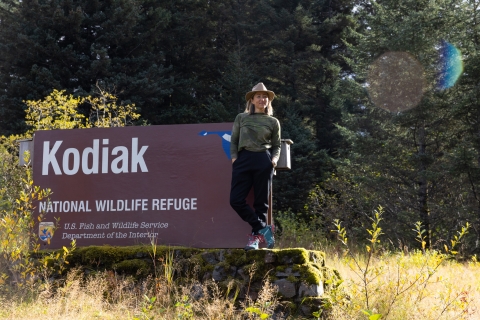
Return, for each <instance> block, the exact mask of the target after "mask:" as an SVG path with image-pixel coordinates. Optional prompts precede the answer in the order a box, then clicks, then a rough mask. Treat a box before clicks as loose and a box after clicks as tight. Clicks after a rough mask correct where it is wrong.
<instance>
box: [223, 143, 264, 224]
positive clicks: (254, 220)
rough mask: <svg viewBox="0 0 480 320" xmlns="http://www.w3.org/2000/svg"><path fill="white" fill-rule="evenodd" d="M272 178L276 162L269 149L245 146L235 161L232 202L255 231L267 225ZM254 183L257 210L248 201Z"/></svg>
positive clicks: (234, 207)
mask: <svg viewBox="0 0 480 320" xmlns="http://www.w3.org/2000/svg"><path fill="white" fill-rule="evenodd" d="M272 178H273V165H272V158H271V155H270V152H269V151H265V152H252V151H248V150H242V151H240V152H239V153H238V158H237V160H235V162H234V163H233V170H232V188H231V190H230V205H231V206H232V208H233V209H234V210H235V211H236V212H237V213H238V215H239V216H240V218H242V219H243V220H244V221H246V222H248V223H249V224H250V225H251V226H252V232H257V231H258V230H260V229H263V228H265V227H266V226H267V212H268V198H269V194H270V185H271V182H272ZM252 187H253V192H254V196H255V201H254V203H253V208H254V209H255V211H254V210H253V209H252V208H251V207H250V206H249V205H248V204H247V201H246V198H247V196H248V193H249V192H250V190H251V189H252Z"/></svg>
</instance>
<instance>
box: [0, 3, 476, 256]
mask: <svg viewBox="0 0 480 320" xmlns="http://www.w3.org/2000/svg"><path fill="white" fill-rule="evenodd" d="M479 6H480V1H477V0H469V1H465V0H449V1H447V0H436V1H435V0H401V1H398V0H384V1H357V0H336V1H332V0H260V1H251V0H235V1H234V0H232V1H209V0H177V1H172V0H136V1H133V0H108V1H98V0H49V1H46V0H36V1H31V0H23V1H14V0H1V2H0V134H2V135H5V136H9V135H14V134H20V135H22V134H24V133H26V132H28V130H30V129H31V128H30V127H29V126H28V125H27V123H26V122H25V110H26V109H27V105H26V103H25V101H27V100H30V101H31V100H41V99H44V98H46V97H48V96H49V95H50V94H51V93H52V92H53V90H54V89H55V90H59V91H61V90H65V91H64V92H65V94H67V95H70V94H71V95H73V96H74V97H77V98H82V97H86V96H98V94H99V91H102V92H108V93H111V94H113V95H115V96H116V97H118V99H119V103H120V104H123V105H133V104H134V105H135V106H136V108H137V109H136V111H137V112H138V113H139V114H140V116H141V117H140V119H138V120H136V121H137V123H136V124H145V123H147V124H151V125H162V124H181V123H208V122H232V121H233V119H234V118H235V115H236V114H237V113H239V112H242V111H243V109H244V95H245V93H246V92H247V91H249V90H250V88H251V87H253V86H254V85H255V84H256V83H258V82H264V83H265V85H266V86H267V88H269V89H270V90H273V91H275V93H276V94H277V98H276V99H275V101H274V103H273V106H274V116H276V117H277V118H278V119H279V120H280V122H281V124H282V138H288V139H292V140H293V141H294V144H293V145H292V149H291V153H292V170H291V171H288V172H281V173H279V174H278V175H277V176H276V177H275V182H274V191H273V192H274V210H275V212H276V213H277V214H279V215H280V216H282V217H284V218H283V220H282V221H292V220H291V219H294V220H301V221H304V222H307V224H308V225H309V226H310V227H312V228H315V229H316V230H317V235H318V237H319V238H325V237H326V238H331V237H334V236H335V234H333V233H332V232H330V230H331V229H333V221H334V219H340V220H341V221H342V222H343V226H344V227H345V228H346V229H347V230H348V232H349V236H350V238H352V239H353V240H354V241H355V240H359V239H363V238H364V236H363V235H360V233H361V232H362V230H365V228H366V227H367V226H369V225H370V223H371V221H370V218H371V217H372V215H373V212H374V210H375V209H376V208H378V207H379V206H381V207H383V210H384V214H383V219H384V225H383V231H384V233H385V235H386V237H387V238H388V239H389V240H390V242H391V243H392V244H394V245H395V246H397V245H398V246H400V247H402V248H405V247H421V243H418V241H416V239H415V236H416V234H415V232H412V229H414V227H415V223H416V222H417V221H419V222H421V225H422V229H424V230H425V231H426V232H425V236H426V238H425V240H426V244H427V246H428V247H431V248H433V247H438V246H443V244H444V242H445V241H446V239H452V238H453V237H454V234H455V232H456V231H457V230H459V229H461V227H462V226H464V225H465V224H466V222H469V224H470V226H471V227H472V228H471V230H470V232H469V233H468V234H467V235H466V237H465V239H464V240H465V244H464V248H463V250H464V251H466V253H468V254H473V253H477V252H478V250H479V249H478V248H479V246H480V194H479V192H480V190H479V187H480V100H479V95H480V91H479V90H478V88H479V84H480V68H479V66H480V63H479V62H480V52H479V50H480V38H479V36H480V26H479V23H480V11H479ZM442 41H448V42H450V43H452V44H454V45H455V46H456V47H457V48H458V49H459V50H460V51H461V53H462V59H463V63H464V71H463V74H462V76H461V78H460V79H459V81H458V82H457V83H456V84H455V86H453V87H451V88H449V89H445V90H439V89H438V78H437V76H436V75H437V74H438V72H439V70H438V63H437V62H438V61H439V59H441V58H442V57H441V55H442V53H441V50H440V49H439V48H440V45H441V43H442ZM386 52H407V53H409V55H410V56H412V57H414V58H415V59H416V61H418V62H419V63H420V64H421V66H423V68H424V70H425V71H424V76H425V83H426V85H425V88H424V89H423V98H422V99H421V101H420V102H419V103H418V105H417V106H416V107H415V108H412V109H410V110H405V111H401V112H389V111H386V110H383V109H380V108H377V107H376V106H375V105H374V104H373V103H372V102H371V100H370V98H369V95H368V91H367V87H368V79H367V74H368V70H369V66H371V64H372V63H373V62H374V61H375V59H376V58H378V57H379V56H380V55H382V54H384V53H386ZM89 108H90V105H89V104H88V103H84V104H82V105H81V112H83V113H84V114H85V115H88V114H89V112H90V110H89ZM285 217H289V218H288V219H287V218H285ZM417 240H418V239H417ZM359 241H360V240H359ZM387 242H388V241H387Z"/></svg>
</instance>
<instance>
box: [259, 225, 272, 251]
mask: <svg viewBox="0 0 480 320" xmlns="http://www.w3.org/2000/svg"><path fill="white" fill-rule="evenodd" d="M274 230H275V227H274V226H266V227H265V228H263V229H260V230H258V232H257V234H258V235H260V236H262V237H263V240H264V241H265V242H266V243H267V248H268V249H273V247H274V246H275V238H274V237H273V231H274Z"/></svg>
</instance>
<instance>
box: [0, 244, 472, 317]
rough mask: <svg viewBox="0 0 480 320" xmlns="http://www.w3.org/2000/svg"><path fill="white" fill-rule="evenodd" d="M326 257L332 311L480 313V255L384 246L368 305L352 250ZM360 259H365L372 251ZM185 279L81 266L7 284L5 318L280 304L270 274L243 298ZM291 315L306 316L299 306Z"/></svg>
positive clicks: (212, 312) (184, 312) (175, 313)
mask: <svg viewBox="0 0 480 320" xmlns="http://www.w3.org/2000/svg"><path fill="white" fill-rule="evenodd" d="M327 257H328V265H329V266H331V267H334V268H336V269H337V270H339V272H340V274H341V275H342V277H343V279H344V282H343V283H342V284H341V286H340V287H339V288H338V289H337V290H334V291H333V292H331V293H330V296H331V301H332V305H331V306H330V307H329V308H328V309H327V310H326V311H324V312H323V318H325V319H338V320H343V319H345V320H353V319H369V316H367V315H366V314H365V312H367V311H370V312H371V314H372V315H375V314H380V315H382V317H381V319H398V320H400V319H402V320H405V319H425V320H430V319H432V320H433V319H449V320H450V319H472V320H473V319H480V263H478V262H476V261H471V262H467V263H460V262H456V261H454V260H452V261H442V262H441V263H440V264H439V262H440V260H439V259H440V257H439V255H438V253H435V252H430V253H429V252H427V253H425V254H424V253H422V252H421V251H417V252H413V253H403V252H397V253H384V254H382V255H380V256H378V257H376V258H375V259H373V260H372V262H371V265H370V268H371V270H373V272H372V274H371V277H370V278H369V282H368V289H369V297H368V299H369V308H368V309H367V307H366V296H365V283H364V281H363V280H364V279H363V277H362V275H361V274H359V273H358V270H357V268H356V265H355V262H354V261H353V260H352V258H350V257H349V256H343V255H341V254H339V253H338V251H332V252H327ZM356 259H358V261H362V259H363V261H365V256H361V255H357V256H356ZM182 280H183V281H182V282H183V284H181V285H179V284H175V283H173V284H172V286H169V284H168V282H167V281H166V279H164V278H163V275H162V276H161V277H160V278H157V279H154V278H150V279H147V280H145V281H143V282H141V283H136V282H134V281H133V280H132V279H129V278H125V277H119V276H117V275H115V274H114V273H112V272H101V273H97V274H94V275H90V276H88V277H87V278H86V279H85V277H84V275H83V274H80V273H79V272H78V270H74V271H71V272H70V273H69V274H68V276H67V277H66V279H65V281H64V282H63V283H62V284H61V285H59V286H58V287H57V288H56V289H55V290H52V289H49V290H47V289H45V287H43V289H39V288H37V289H32V290H30V291H29V292H26V291H25V290H23V291H15V289H14V288H7V287H5V286H3V287H2V288H1V289H2V290H1V293H0V318H1V319H35V318H47V319H116V320H119V319H130V320H134V319H260V315H261V314H263V315H264V317H267V316H270V317H269V318H272V315H273V314H274V310H275V308H276V307H277V306H278V305H279V302H278V301H277V300H276V298H275V288H274V287H273V286H272V285H271V284H269V283H268V282H266V283H265V285H264V288H263V291H262V292H261V293H260V295H259V298H258V300H257V301H252V300H249V301H246V302H245V303H243V304H240V305H238V304H237V305H236V304H235V302H236V292H235V287H234V286H233V285H232V286H231V290H230V291H229V292H225V291H223V290H220V288H219V287H218V285H217V284H216V283H214V282H213V281H212V282H207V283H204V284H200V283H198V282H195V281H193V280H192V281H191V282H188V281H184V280H185V279H182ZM7 289H9V290H7ZM237 302H238V301H237ZM279 318H282V319H283V318H286V316H284V317H279ZM288 318H289V319H301V317H299V316H295V315H294V314H292V315H290V316H289V317H288ZM313 318H314V317H313V315H312V317H310V319H313ZM370 319H375V318H370Z"/></svg>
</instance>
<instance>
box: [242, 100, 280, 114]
mask: <svg viewBox="0 0 480 320" xmlns="http://www.w3.org/2000/svg"><path fill="white" fill-rule="evenodd" d="M245 113H248V114H254V113H255V105H254V104H253V103H252V99H249V100H248V101H247V104H246V105H245ZM265 113H266V114H268V115H269V116H271V115H273V107H272V101H271V100H270V99H268V105H267V107H266V108H265Z"/></svg>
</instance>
